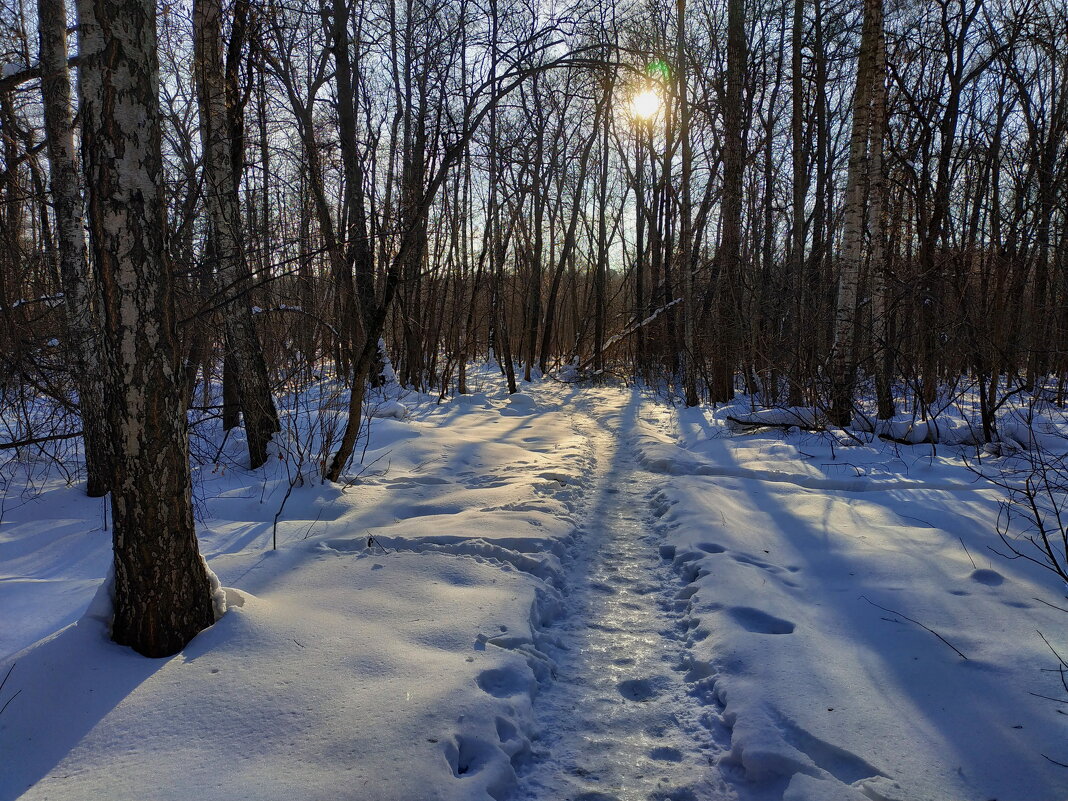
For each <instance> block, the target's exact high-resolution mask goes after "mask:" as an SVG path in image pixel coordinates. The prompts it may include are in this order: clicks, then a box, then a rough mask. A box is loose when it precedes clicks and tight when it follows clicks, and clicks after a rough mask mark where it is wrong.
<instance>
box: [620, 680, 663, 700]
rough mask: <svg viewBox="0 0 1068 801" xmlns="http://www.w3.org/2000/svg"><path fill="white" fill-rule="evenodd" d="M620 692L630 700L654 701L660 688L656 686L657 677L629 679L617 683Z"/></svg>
mask: <svg viewBox="0 0 1068 801" xmlns="http://www.w3.org/2000/svg"><path fill="white" fill-rule="evenodd" d="M617 687H618V689H619V694H620V695H622V696H623V697H624V698H626V699H627V700H628V701H652V700H653V699H654V698H656V697H657V696H658V695H660V690H659V689H657V687H656V679H627V680H626V681H621V682H620V683H619V684H618V685H617Z"/></svg>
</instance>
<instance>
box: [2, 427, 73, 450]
mask: <svg viewBox="0 0 1068 801" xmlns="http://www.w3.org/2000/svg"><path fill="white" fill-rule="evenodd" d="M81 435H82V432H81V431H73V432H71V433H69V434H52V435H50V436H47V437H30V438H28V439H20V440H16V441H15V442H0V451H6V450H9V449H11V448H25V447H26V446H27V445H39V444H40V443H42V442H58V441H59V440H62V439H74V438H75V437H80V436H81Z"/></svg>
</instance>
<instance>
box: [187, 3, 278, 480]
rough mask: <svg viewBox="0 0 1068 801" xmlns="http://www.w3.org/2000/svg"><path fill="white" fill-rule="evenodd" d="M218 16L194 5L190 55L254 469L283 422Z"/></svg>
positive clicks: (216, 10) (216, 8)
mask: <svg viewBox="0 0 1068 801" xmlns="http://www.w3.org/2000/svg"><path fill="white" fill-rule="evenodd" d="M221 17H222V4H221V3H220V2H219V0H195V2H194V3H193V52H194V59H193V60H194V69H195V73H196V84H197V100H198V103H199V107H200V139H201V145H202V148H203V153H204V156H203V158H204V200H205V205H206V206H207V209H208V216H209V218H210V220H211V228H212V232H213V234H214V240H213V241H214V243H215V255H216V263H217V267H218V284H219V289H220V291H221V292H222V293H223V295H224V296H225V297H226V298H227V299H228V302H227V303H226V305H225V306H224V308H223V314H224V315H225V318H226V333H227V336H226V340H227V348H228V351H229V353H230V355H231V357H232V359H233V362H232V363H233V367H234V377H235V378H236V380H237V382H236V383H237V394H238V400H239V402H240V405H241V414H242V416H243V417H244V421H245V437H246V439H247V441H248V457H249V466H250V467H251V468H252V469H254V470H255V469H256V468H257V467H260V466H261V465H262V464H263V463H264V462H266V461H267V445H268V443H270V441H271V436H272V435H274V434H275V432H277V431H278V430H279V429H280V426H279V423H278V412H277V411H276V410H275V406H274V399H273V398H272V397H271V384H270V379H269V377H268V375H267V363H266V361H265V359H264V357H263V349H262V347H261V346H260V342H259V339H258V338H257V336H256V327H255V323H254V321H253V319H252V307H251V304H250V303H249V299H248V294H247V293H248V289H249V278H250V274H249V268H248V262H247V260H246V254H245V248H244V243H243V241H242V233H241V207H240V201H239V199H238V194H237V174H236V170H235V167H234V163H233V161H234V160H233V141H234V136H233V131H232V130H231V128H232V126H231V125H230V120H231V112H232V109H231V108H230V105H231V104H232V102H233V101H232V99H231V98H229V97H228V93H227V91H226V84H225V81H224V77H223V66H222V51H221V46H222V22H221Z"/></svg>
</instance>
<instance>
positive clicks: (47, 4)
mask: <svg viewBox="0 0 1068 801" xmlns="http://www.w3.org/2000/svg"><path fill="white" fill-rule="evenodd" d="M37 20H38V22H37V27H38V32H39V34H40V43H41V95H42V97H43V100H44V119H45V130H46V134H47V139H48V161H49V166H50V170H51V178H52V195H53V197H54V199H55V209H56V229H57V232H58V245H59V274H60V280H61V282H62V286H63V301H64V305H65V307H66V313H67V347H68V348H69V349H70V360H71V366H72V367H73V368H74V375H75V380H76V383H77V387H78V406H79V409H80V411H81V416H82V432H83V440H84V447H85V467H86V487H85V492H86V494H87V495H89V496H90V497H100V496H102V495H106V494H107V493H108V491H109V490H110V488H111V476H110V472H111V456H110V452H111V436H110V434H109V433H108V428H107V413H106V409H105V407H104V365H103V360H102V358H101V353H100V348H101V342H100V334H99V330H100V321H99V318H98V316H97V308H96V304H95V303H94V299H93V285H92V279H91V277H90V275H89V264H88V261H87V259H86V253H85V234H84V232H83V229H82V225H83V218H82V198H81V190H80V184H79V176H78V170H79V166H78V156H77V151H76V150H75V146H74V124H73V120H72V119H71V88H70V72H69V70H68V68H67V10H66V4H65V3H64V2H63V0H38V2H37Z"/></svg>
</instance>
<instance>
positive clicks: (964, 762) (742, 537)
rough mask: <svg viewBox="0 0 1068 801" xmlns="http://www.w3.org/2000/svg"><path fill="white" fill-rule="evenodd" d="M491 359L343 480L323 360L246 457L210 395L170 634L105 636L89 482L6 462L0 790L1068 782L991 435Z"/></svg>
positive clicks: (962, 793) (1063, 787) (323, 792)
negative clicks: (140, 648) (819, 413)
mask: <svg viewBox="0 0 1068 801" xmlns="http://www.w3.org/2000/svg"><path fill="white" fill-rule="evenodd" d="M469 381H470V382H471V385H472V386H473V387H476V388H477V389H479V390H480V391H479V392H476V393H474V394H472V395H468V396H461V397H456V398H451V399H446V400H445V401H444V402H442V403H440V404H439V403H437V397H436V396H429V395H422V394H418V393H403V392H401V390H400V388H399V387H397V386H396V385H395V384H391V385H390V386H388V387H387V388H385V389H384V390H377V391H376V392H375V393H372V396H371V397H370V398H369V399H368V401H367V412H368V414H369V430H370V441H369V442H361V443H360V446H359V447H358V448H357V457H358V461H359V463H358V464H354V465H353V466H352V467H351V468H349V470H348V471H347V473H346V475H345V476H344V482H342V483H341V484H339V485H324V484H322V483H320V482H319V481H318V480H317V478H316V474H317V469H316V463H317V459H318V458H319V457H317V456H315V454H316V453H317V452H318V450H319V449H321V448H322V447H324V446H323V443H322V436H323V431H324V430H325V429H327V428H328V427H329V423H330V422H331V421H332V419H333V418H331V416H330V415H331V414H332V413H330V412H322V413H319V412H318V411H310V410H314V409H315V408H316V405H317V403H318V400H317V399H312V398H311V393H310V391H309V392H306V393H304V394H302V395H298V396H293V397H289V398H286V399H281V400H280V408H281V409H282V414H283V418H284V421H285V422H284V428H285V433H283V434H282V435H280V436H279V438H278V439H277V441H276V443H275V445H274V446H273V448H274V451H273V452H274V453H275V455H276V456H277V458H274V459H272V460H270V461H269V462H268V464H267V465H266V466H265V467H264V468H263V469H261V470H259V471H255V472H252V471H249V470H248V469H247V468H246V467H244V466H243V465H242V461H241V460H242V458H243V457H242V456H241V454H242V453H243V445H244V443H243V441H242V439H241V434H240V431H235V432H234V433H233V435H232V436H231V437H230V438H229V439H228V440H227V441H226V444H225V446H224V447H223V448H222V451H221V453H219V455H218V456H216V451H217V450H218V449H219V445H218V443H219V442H221V441H222V436H221V432H219V431H218V430H217V429H213V428H212V426H213V425H217V424H216V423H213V422H211V421H208V422H205V423H203V424H201V426H200V427H199V428H198V429H197V430H198V431H199V432H200V433H198V434H197V436H198V437H203V438H204V440H205V442H207V443H208V445H203V444H202V445H200V446H199V447H195V448H194V452H195V453H200V454H202V455H201V456H200V457H198V461H197V463H196V470H195V475H194V484H195V487H196V496H197V501H196V511H197V517H198V535H199V537H200V544H201V551H202V553H203V554H204V555H205V558H206V561H207V564H208V566H209V568H210V570H211V571H212V574H213V576H216V577H217V581H218V584H217V585H215V586H217V598H216V610H217V612H218V613H219V614H220V616H219V618H218V621H217V623H216V624H215V625H214V626H213V627H211V628H210V629H208V630H207V631H205V632H203V633H202V634H201V635H199V636H198V637H197V638H196V639H194V640H193V642H192V643H190V645H189V646H187V648H186V649H185V650H184V651H183V652H182V653H180V654H178V655H176V656H174V657H172V658H169V659H165V660H150V659H145V658H142V657H140V656H137V655H136V654H134V653H133V652H131V651H130V650H128V649H125V648H120V647H118V646H115V645H114V644H112V643H110V641H109V640H108V639H107V610H108V608H109V603H110V602H109V598H108V595H107V592H108V589H107V587H108V584H107V573H108V569H109V563H110V531H109V530H108V528H107V526H108V522H109V521H108V520H107V515H106V514H105V507H104V506H103V504H102V502H101V501H100V500H99V499H95V500H94V499H88V498H86V497H84V495H82V494H81V488H80V487H79V486H78V485H72V486H68V484H67V481H66V480H65V478H64V476H63V475H61V474H60V473H59V472H58V471H56V470H54V469H52V470H50V471H49V470H48V466H47V465H45V464H43V463H40V464H38V463H36V462H32V463H30V462H19V463H9V464H8V465H7V467H6V468H5V469H4V472H3V478H4V481H5V483H4V485H3V487H4V489H3V493H2V495H3V505H2V507H0V509H2V514H0V608H2V609H3V610H4V616H3V623H2V624H0V679H2V677H3V676H4V675H5V674H7V672H8V670H9V669H10V670H11V674H10V677H9V678H8V680H7V682H6V684H5V685H4V686H3V688H2V689H0V707H3V706H4V705H5V704H7V707H6V708H5V709H4V711H3V712H2V713H0V754H3V759H2V760H0V799H14V798H26V799H44V798H48V799H79V801H80V799H85V798H95V797H107V798H116V799H126V798H129V799H134V798H137V799H141V798H154V799H172V798H173V799H187V798H192V797H198V798H205V799H228V798H242V799H277V798H281V797H293V798H339V797H352V798H361V799H457V800H458V801H460V800H463V801H468V800H470V801H479V800H480V799H497V800H498V801H499V800H500V799H505V798H514V799H517V801H518V800H519V799H526V800H527V801H534V800H535V799H538V801H556V800H557V799H565V798H577V799H583V800H584V801H594V800H595V799H597V800H598V801H609V800H610V799H616V801H632V799H650V798H654V799H674V801H685V800H686V799H710V800H718V799H733V800H735V801H770V800H771V799H775V800H776V801H778V799H783V801H837V800H838V799H852V800H853V801H857V800H858V799H868V801H880V800H881V801H926V800H927V799H930V800H931V801H935V800H941V799H957V798H960V799H965V798H967V799H989V798H997V799H999V801H1056V799H1059V798H1065V797H1068V769H1066V768H1064V767H1060V766H1058V765H1056V764H1054V762H1053V761H1051V760H1057V761H1060V762H1068V736H1066V735H1068V714H1065V713H1066V712H1068V699H1064V697H1063V689H1062V688H1061V687H1060V684H1059V678H1058V675H1057V673H1056V672H1055V671H1053V670H1052V669H1053V668H1055V666H1056V660H1055V657H1054V656H1053V654H1052V653H1051V652H1050V650H1049V648H1048V647H1047V646H1046V645H1045V643H1043V641H1042V639H1041V638H1040V637H1039V635H1038V634H1037V633H1036V632H1042V634H1043V635H1044V636H1045V637H1046V638H1047V639H1048V640H1049V641H1050V644H1051V645H1052V646H1053V647H1055V648H1056V649H1057V650H1058V651H1060V653H1062V654H1065V653H1066V652H1068V639H1066V629H1068V627H1066V626H1065V617H1064V614H1065V613H1064V612H1061V611H1058V610H1057V609H1054V608H1052V607H1051V606H1049V605H1047V604H1050V603H1051V604H1057V605H1060V606H1064V605H1065V601H1064V588H1063V587H1062V586H1060V584H1059V582H1058V580H1056V577H1054V576H1053V574H1052V573H1050V572H1049V571H1045V570H1042V569H1041V568H1040V567H1039V566H1037V565H1034V564H1031V563H1026V562H1025V560H1022V559H1017V560H1015V561H1008V560H1005V559H1003V558H1001V557H999V556H997V555H995V554H994V553H993V552H992V551H991V548H996V547H998V546H999V545H1000V544H1001V543H1000V540H999V538H998V535H997V529H996V522H997V519H998V514H999V508H1000V507H999V503H1000V502H1001V501H1003V500H1004V496H1003V491H1002V490H1000V489H999V488H997V487H995V486H994V485H993V484H991V483H990V482H985V481H982V480H980V479H978V478H977V477H976V475H975V474H974V473H973V472H972V471H971V470H969V469H968V467H967V465H966V464H965V461H964V458H963V457H965V456H968V457H969V461H974V448H973V449H971V450H970V451H968V450H966V449H964V448H963V447H956V446H951V445H949V444H947V443H946V442H945V440H940V444H939V445H938V446H937V448H936V447H935V446H932V445H930V444H918V445H910V446H905V445H900V444H896V443H893V442H887V441H883V440H880V439H878V438H875V437H869V438H867V439H864V438H856V437H855V436H852V435H849V434H847V433H846V432H830V433H825V434H816V433H810V432H806V431H802V430H799V429H798V428H793V429H790V430H785V429H783V430H780V429H777V428H776V429H769V428H762V429H758V430H756V431H753V432H752V433H741V432H742V431H744V430H746V429H745V428H739V427H738V426H736V425H732V424H731V423H730V422H729V421H728V420H727V418H728V417H731V416H733V417H736V418H739V419H740V418H742V417H743V416H744V414H745V412H744V410H743V407H742V405H741V404H737V405H735V406H732V407H727V408H720V409H717V410H712V409H707V408H699V409H691V410H675V409H672V408H671V407H670V406H668V405H666V404H663V403H662V402H660V401H659V400H657V399H656V398H655V397H654V396H653V395H652V394H651V393H648V392H644V391H642V390H641V389H636V388H631V389H622V388H615V387H610V386H599V387H588V386H583V385H581V384H561V383H558V382H553V381H545V382H536V383H533V384H524V385H523V387H522V391H521V392H520V393H516V394H515V395H512V396H509V395H508V394H507V393H506V392H505V391H504V389H503V386H502V384H503V379H501V377H500V376H499V373H497V372H496V371H495V369H490V368H489V367H486V368H485V369H481V370H479V369H476V368H472V370H471V373H470V374H469ZM324 387H325V382H324ZM322 396H323V397H329V396H330V391H329V390H328V388H324V389H323V393H322ZM335 401H336V402H337V404H338V407H339V408H343V407H344V402H345V399H344V397H335ZM764 422H765V424H766V423H770V422H772V420H771V419H770V418H769V419H766V420H765V421H764ZM1054 422H1055V421H1048V424H1047V423H1046V422H1043V423H1042V426H1039V428H1040V433H1041V436H1044V437H1049V438H1050V439H1049V441H1050V442H1052V441H1053V439H1052V438H1053V433H1054V432H1055V430H1056V426H1055V425H1054ZM1021 426H1022V424H1021ZM1026 429H1027V427H1026V426H1022V427H1020V426H1017V427H1016V428H1014V427H1013V425H1012V423H1011V421H1010V422H1009V424H1008V425H1003V426H1002V431H1003V433H1006V434H1007V432H1013V433H1012V435H1013V436H1015V437H1017V439H1018V440H1019V439H1021V438H1022V439H1024V440H1025V443H1026V436H1027V435H1026ZM750 430H751V429H750ZM899 439H906V438H905V437H900V438H899ZM919 439H920V440H922V439H923V438H919ZM868 440H870V441H868ZM198 442H199V440H198ZM203 454H207V456H204V455H203ZM1009 458H1011V457H1009V456H1006V457H997V458H994V457H984V459H985V461H984V465H985V466H986V468H987V469H994V468H996V467H997V465H999V464H1000V462H999V459H1009ZM274 536H276V537H277V543H278V548H277V550H272V549H271V543H272V537H274ZM1043 601H1045V602H1046V603H1043ZM224 610H225V612H224ZM925 627H926V628H925ZM936 633H937V636H936ZM939 637H941V638H944V641H943V640H941V639H939ZM954 649H957V650H959V651H960V653H961V654H963V655H964V656H965V657H967V658H963V657H962V656H961V655H959V654H958V653H957V652H956V651H955V650H954ZM1038 696H1050V697H1052V698H1061V699H1063V700H1062V702H1060V703H1058V702H1057V701H1056V700H1048V699H1044V698H1040V697H1038Z"/></svg>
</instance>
